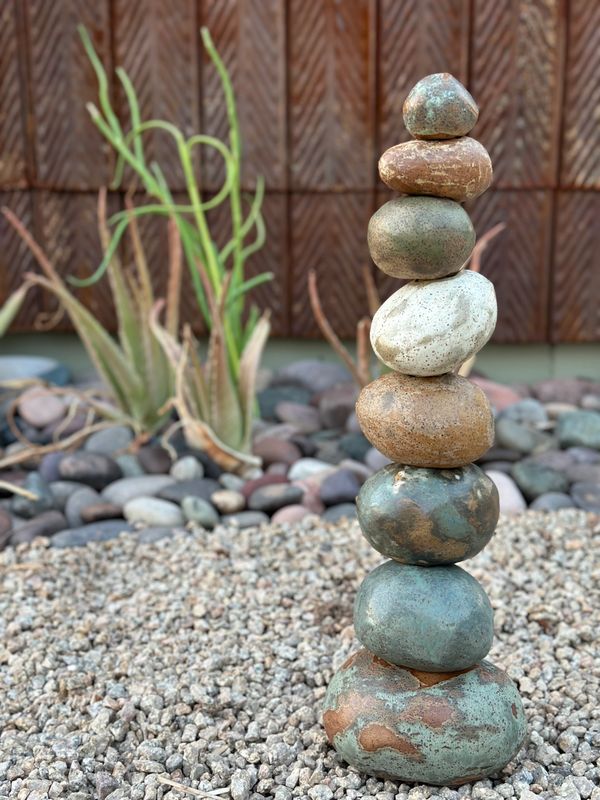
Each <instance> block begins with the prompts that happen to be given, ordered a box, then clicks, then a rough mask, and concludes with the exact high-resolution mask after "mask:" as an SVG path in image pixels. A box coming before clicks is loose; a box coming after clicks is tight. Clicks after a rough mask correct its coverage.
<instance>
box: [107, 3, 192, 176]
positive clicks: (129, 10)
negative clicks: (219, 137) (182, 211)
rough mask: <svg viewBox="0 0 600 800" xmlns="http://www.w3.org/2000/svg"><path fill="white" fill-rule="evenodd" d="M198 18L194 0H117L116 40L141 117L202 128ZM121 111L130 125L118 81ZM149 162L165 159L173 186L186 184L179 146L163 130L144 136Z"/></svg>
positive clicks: (126, 125)
mask: <svg viewBox="0 0 600 800" xmlns="http://www.w3.org/2000/svg"><path fill="white" fill-rule="evenodd" d="M198 35H199V34H198V18H197V15H196V9H195V3H194V0H169V2H168V3H165V2H163V0H143V2H133V3H132V2H131V0H115V2H114V27H113V46H114V52H115V62H116V64H117V65H119V66H122V67H123V68H124V69H125V71H126V72H127V74H128V76H129V78H130V79H131V81H132V83H133V85H134V87H135V90H136V93H137V95H138V99H139V103H140V109H141V115H142V119H166V120H169V121H170V122H173V123H174V124H175V125H177V126H178V127H179V128H181V130H182V131H183V132H184V133H185V135H187V136H191V135H192V134H193V133H196V132H198V131H199V130H200V127H201V126H200V116H199V98H200V85H199V76H198V63H197V53H198ZM115 95H116V97H117V102H118V108H119V116H120V118H121V123H122V124H123V126H124V128H125V130H129V128H130V119H129V108H128V105H127V102H126V97H125V93H124V91H123V89H122V87H121V85H120V83H119V82H118V81H116V88H115ZM143 142H144V150H145V154H146V160H147V161H148V163H151V162H152V161H156V162H158V163H159V164H160V165H161V168H162V170H163V172H164V174H165V177H166V179H167V181H168V183H169V186H170V187H171V188H172V189H174V190H178V189H182V188H183V187H184V178H183V172H182V170H181V166H180V162H179V158H178V156H177V147H176V144H175V142H174V140H173V138H172V137H171V136H170V135H169V134H168V133H165V132H163V131H152V132H151V133H147V134H144V136H143Z"/></svg>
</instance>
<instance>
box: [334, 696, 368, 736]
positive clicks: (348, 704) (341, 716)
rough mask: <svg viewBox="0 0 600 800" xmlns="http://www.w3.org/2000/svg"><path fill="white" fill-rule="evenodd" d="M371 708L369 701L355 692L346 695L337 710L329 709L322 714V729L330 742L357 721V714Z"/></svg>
mask: <svg viewBox="0 0 600 800" xmlns="http://www.w3.org/2000/svg"><path fill="white" fill-rule="evenodd" d="M370 707H372V706H371V705H370V704H369V699H368V698H365V697H362V696H361V695H360V694H358V693H357V692H352V693H351V694H349V695H347V696H346V697H345V698H344V700H343V704H342V705H340V706H339V707H338V708H337V709H335V710H333V709H329V710H328V711H326V712H325V713H324V714H323V727H324V728H325V733H326V734H327V738H328V739H329V741H330V742H333V739H334V737H335V736H337V734H338V733H343V732H344V731H345V730H347V729H348V728H349V727H350V726H351V725H352V724H353V723H354V722H355V721H356V719H357V717H358V716H359V714H361V713H362V712H364V711H365V710H368V709H369V708H370Z"/></svg>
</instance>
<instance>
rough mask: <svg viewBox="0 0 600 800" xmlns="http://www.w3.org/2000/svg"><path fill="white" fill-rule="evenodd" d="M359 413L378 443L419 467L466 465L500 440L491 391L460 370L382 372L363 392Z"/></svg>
mask: <svg viewBox="0 0 600 800" xmlns="http://www.w3.org/2000/svg"><path fill="white" fill-rule="evenodd" d="M356 415H357V417H358V421H359V423H360V426H361V428H362V430H363V433H364V434H365V436H366V437H367V439H368V440H369V441H370V442H371V444H372V445H373V446H374V447H376V448H377V449H378V450H379V451H380V452H382V453H383V454H384V455H386V456H387V457H388V458H390V459H391V460H392V461H395V462H398V463H400V464H408V465H409V466H413V467H437V468H440V469H441V468H445V467H462V466H465V465H466V464H470V463H471V462H472V461H476V460H477V459H478V458H479V457H480V456H481V455H483V453H485V451H486V450H487V449H488V448H489V447H491V445H492V442H493V439H494V418H493V415H492V411H491V409H490V405H489V403H488V401H487V398H486V396H485V394H484V393H483V392H482V391H481V389H479V388H478V387H477V386H475V385H474V384H472V383H471V382H470V381H468V380H467V379H466V378H461V377H459V376H458V375H452V374H450V375H440V376H438V377H434V378H415V377H411V376H408V375H400V374H399V373H397V372H390V373H388V374H387V375H382V376H381V377H380V378H377V380H375V381H373V382H372V383H370V384H369V385H368V386H365V387H364V389H363V390H362V392H361V393H360V395H359V397H358V400H357V403H356Z"/></svg>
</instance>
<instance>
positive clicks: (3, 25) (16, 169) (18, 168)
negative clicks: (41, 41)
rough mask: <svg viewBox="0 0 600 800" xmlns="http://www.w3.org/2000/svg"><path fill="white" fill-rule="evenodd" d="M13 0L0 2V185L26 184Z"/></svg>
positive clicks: (18, 29) (19, 35) (18, 31)
mask: <svg viewBox="0 0 600 800" xmlns="http://www.w3.org/2000/svg"><path fill="white" fill-rule="evenodd" d="M20 21H21V15H20V13H19V6H18V5H17V0H14V1H13V2H8V1H6V2H4V3H2V4H0V148H1V149H0V186H2V187H3V188H6V189H7V188H18V187H23V186H26V185H27V171H28V170H27V151H28V142H27V136H26V134H27V128H26V113H27V112H26V106H25V97H26V92H27V85H26V82H25V75H24V72H23V68H24V62H23V59H22V58H20V57H19V53H20V51H22V45H23V40H24V36H23V29H22V25H20V24H19V22H20Z"/></svg>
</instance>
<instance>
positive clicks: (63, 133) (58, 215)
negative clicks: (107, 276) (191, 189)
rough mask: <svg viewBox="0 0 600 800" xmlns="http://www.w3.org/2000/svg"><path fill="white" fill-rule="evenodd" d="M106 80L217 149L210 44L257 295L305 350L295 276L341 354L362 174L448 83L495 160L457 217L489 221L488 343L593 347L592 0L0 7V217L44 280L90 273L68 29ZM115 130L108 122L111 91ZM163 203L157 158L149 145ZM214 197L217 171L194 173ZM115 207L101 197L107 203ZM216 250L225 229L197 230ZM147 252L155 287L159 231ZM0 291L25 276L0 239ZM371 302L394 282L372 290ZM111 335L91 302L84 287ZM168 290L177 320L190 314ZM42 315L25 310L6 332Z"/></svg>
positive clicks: (100, 167)
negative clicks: (426, 89)
mask: <svg viewBox="0 0 600 800" xmlns="http://www.w3.org/2000/svg"><path fill="white" fill-rule="evenodd" d="M78 23H83V24H84V25H85V26H86V27H87V29H88V30H89V31H90V33H91V35H92V38H93V41H94V43H95V46H96V49H97V51H98V52H99V54H100V56H101V58H102V60H103V62H104V63H105V65H106V67H107V69H109V70H110V71H111V74H112V69H113V68H114V66H117V65H122V66H123V67H125V69H126V70H127V72H128V73H129V75H130V77H131V79H132V80H133V82H134V84H135V86H136V88H137V90H138V92H139V94H140V97H141V102H142V110H143V114H144V116H146V117H162V118H165V119H169V120H172V121H174V122H175V123H177V124H178V125H179V126H180V127H182V128H183V129H184V130H185V131H186V132H187V133H189V134H191V133H193V132H197V131H205V132H207V133H210V134H213V135H217V136H221V137H223V136H225V135H226V130H227V125H226V117H225V107H224V104H223V101H222V97H221V94H220V88H219V83H218V80H217V77H216V75H215V72H214V70H213V69H212V66H211V65H210V63H209V62H208V60H207V57H206V55H205V54H204V53H203V51H202V47H201V44H200V40H199V28H200V25H207V26H208V27H209V29H210V31H211V33H212V35H213V38H214V40H215V42H216V44H217V46H218V48H219V50H220V52H221V54H222V56H223V58H224V60H225V61H226V63H227V65H228V66H229V68H230V69H231V71H232V75H233V79H234V84H235V87H236V91H237V96H238V101H239V108H240V116H241V125H242V133H243V136H244V148H245V166H244V173H243V180H244V183H245V185H246V186H247V187H248V188H251V187H252V186H253V184H254V180H255V177H256V175H257V174H262V175H264V176H265V179H266V184H267V195H266V199H265V204H264V212H265V217H266V223H267V229H268V241H267V244H266V246H265V248H264V249H263V250H262V251H261V252H260V253H259V254H257V255H256V256H254V257H253V261H252V264H251V270H252V271H253V272H258V271H263V270H271V271H273V272H274V274H275V280H274V281H273V282H272V283H271V284H269V285H268V286H264V287H261V288H260V289H258V290H256V299H257V301H258V302H259V303H260V304H261V305H263V306H266V305H268V306H269V307H270V308H271V309H272V312H273V321H274V329H275V332H276V333H277V334H278V335H283V336H300V337H307V336H314V335H316V334H317V331H316V328H315V325H314V321H313V319H312V314H311V311H310V307H309V304H308V299H307V291H306V278H307V273H308V271H309V270H310V269H311V268H315V269H316V270H317V271H318V274H319V281H320V287H321V289H322V295H323V299H324V305H325V307H326V310H327V311H328V313H329V315H330V318H331V320H332V321H333V323H334V325H335V327H336V328H337V329H338V330H339V331H340V332H341V333H342V334H344V335H347V336H350V335H352V333H353V329H354V325H355V322H356V320H357V318H359V317H360V316H361V315H362V314H363V313H365V311H366V300H365V296H364V290H363V285H362V281H361V275H360V273H361V268H362V265H364V264H365V263H369V256H368V252H367V248H366V227H367V222H368V219H369V217H370V215H371V214H372V213H373V211H374V210H375V209H376V208H377V207H378V206H379V205H381V203H383V202H384V201H385V199H386V197H387V194H386V191H385V190H384V189H383V188H382V184H381V183H380V182H379V181H378V178H377V171H376V162H377V157H378V155H379V154H380V153H381V152H382V151H383V150H384V149H385V148H386V147H388V146H390V145H391V144H394V143H395V142H397V141H400V140H402V139H405V138H406V133H405V131H404V129H403V124H402V114H401V108H402V102H403V100H404V98H405V96H406V94H407V91H408V89H409V88H410V87H411V86H412V85H413V84H414V83H415V81H416V80H417V79H418V78H420V77H422V76H423V75H426V74H428V73H431V72H440V71H449V72H452V73H453V74H454V75H456V76H457V77H458V78H459V79H460V80H462V81H463V82H465V83H466V85H467V86H468V87H469V89H470V90H471V92H472V93H473V95H474V96H475V98H476V100H477V101H478V103H479V105H480V107H481V121H480V122H479V123H478V125H477V127H476V129H475V131H474V134H473V135H474V136H476V137H477V138H479V139H480V140H481V141H482V142H483V144H485V146H486V147H487V148H488V150H489V151H490V154H491V156H492V160H493V162H494V169H495V179H494V185H493V189H491V190H489V191H488V192H487V194H485V195H484V196H483V197H481V198H480V199H478V200H477V201H475V202H474V203H473V204H471V205H470V206H469V211H470V213H471V214H472V217H473V220H474V222H475V225H476V228H477V230H478V232H480V233H481V232H483V231H485V230H486V229H488V228H489V227H491V226H492V225H493V224H494V223H496V222H499V221H502V220H503V221H505V222H506V224H507V229H506V231H505V232H504V233H503V234H501V236H500V238H499V239H497V240H496V241H495V243H494V244H493V246H492V247H490V250H489V252H488V253H486V256H485V259H484V261H485V264H484V271H485V273H486V274H487V275H488V276H489V277H490V278H491V279H492V280H493V281H494V283H495V284H496V288H497V291H498V295H499V301H500V309H501V312H500V320H499V325H498V330H497V334H496V340H497V341H502V342H566V341H580V342H581V341H598V340H599V339H600V310H599V309H600V78H599V76H600V3H599V2H597V0H591V1H590V0H3V2H2V3H0V202H1V203H2V204H3V205H8V206H10V207H11V208H12V209H14V210H15V211H16V213H17V214H18V215H19V216H20V217H21V218H22V219H23V220H24V221H25V222H26V223H27V225H28V226H30V227H31V229H32V230H33V232H34V233H35V236H36V237H37V239H38V240H39V242H40V243H41V244H42V245H43V247H44V248H45V249H46V251H47V252H48V253H49V255H50V256H51V257H52V258H53V259H54V260H55V263H56V264H57V266H58V268H59V269H60V270H61V272H63V273H74V274H79V275H85V274H88V273H89V272H91V271H92V270H93V269H94V267H95V266H97V264H98V262H99V245H98V239H97V235H96V225H95V204H96V193H97V190H98V188H99V187H100V186H103V185H105V184H107V183H109V181H110V178H111V170H112V167H113V166H114V165H113V159H112V156H111V153H110V152H109V150H108V148H107V147H106V146H105V145H104V143H103V141H102V139H101V137H100V136H99V135H98V133H97V132H96V130H95V128H94V126H93V125H92V123H91V122H90V120H89V118H88V114H87V111H86V109H85V104H86V102H88V101H94V100H95V98H96V84H95V79H94V76H93V72H92V69H91V67H90V65H89V63H88V61H87V59H86V57H85V54H84V52H83V49H82V46H81V43H80V41H79V37H78V36H77V34H76V26H77V24H78ZM112 92H113V98H114V101H115V103H116V106H117V109H118V111H119V114H120V115H121V116H122V117H123V118H125V116H126V114H125V103H124V99H123V97H122V95H121V93H120V92H119V91H118V89H117V84H116V82H113V85H112ZM148 148H149V152H150V154H151V156H152V157H154V158H156V159H158V160H159V161H160V163H161V164H162V166H163V169H164V170H165V172H166V174H167V177H168V180H169V182H170V185H171V187H172V188H173V189H174V190H175V191H178V190H181V189H182V185H181V176H180V174H179V173H178V170H177V166H176V161H175V158H174V156H173V151H172V148H171V147H170V146H169V145H168V142H167V141H166V140H164V139H162V138H160V137H154V138H153V139H152V140H150V142H149V144H148ZM202 174H203V176H204V177H203V188H204V190H205V191H206V193H208V194H209V193H210V192H211V191H214V190H215V188H216V187H217V185H218V182H219V178H220V174H219V164H218V162H217V160H214V161H213V160H210V159H206V161H205V163H204V164H203V165H202ZM110 202H111V204H112V206H113V207H114V208H115V209H116V208H119V207H120V206H121V205H122V203H123V197H122V196H121V194H119V193H113V194H112V195H111V197H110ZM213 223H214V225H215V230H216V235H217V236H221V235H223V230H224V226H225V218H224V217H223V215H216V216H215V218H214V220H213ZM144 238H145V242H146V245H147V249H148V254H149V259H150V261H151V263H152V268H153V272H154V275H155V276H156V281H157V285H158V286H161V285H162V282H163V278H164V272H165V236H164V227H163V225H162V224H161V223H160V222H153V223H152V224H151V225H147V226H146V228H145V231H144ZM0 245H1V246H0V294H1V295H3V296H6V294H7V293H8V292H9V291H10V290H11V289H13V288H14V287H15V286H17V285H18V284H19V283H20V281H21V279H22V276H23V275H24V273H25V272H26V271H27V270H30V269H32V268H34V264H33V262H32V260H31V258H30V256H29V255H28V253H27V252H26V251H25V249H24V247H23V246H22V245H21V244H20V243H19V241H18V240H17V238H16V237H15V235H13V234H12V233H11V231H10V230H9V229H8V227H7V224H6V223H5V222H4V221H2V222H1V223H0ZM376 273H377V280H378V281H380V284H381V289H382V292H384V293H387V292H389V291H390V290H391V289H392V288H393V282H391V281H390V280H389V279H386V278H385V277H384V276H383V275H382V274H381V273H379V272H378V271H376ZM82 296H83V297H84V298H85V301H86V302H87V303H88V305H89V306H90V307H91V308H92V309H93V310H94V312H95V313H96V314H97V316H98V317H99V318H100V319H102V320H103V321H105V322H106V321H110V319H111V318H112V310H111V308H110V297H109V295H108V293H107V290H106V288H105V286H103V285H98V286H96V287H94V288H93V289H86V290H82ZM189 297H190V293H189V292H186V293H185V299H184V305H185V308H186V314H187V317H188V318H190V319H196V318H197V316H198V312H197V309H196V308H195V307H194V304H193V302H191V301H190V300H189V299H188V298H189ZM52 307H53V306H52V301H51V300H49V299H48V298H45V297H42V296H40V295H39V294H32V295H31V296H30V298H29V302H28V304H27V306H26V308H25V309H24V311H23V313H22V314H21V316H20V318H19V320H18V326H17V327H18V328H20V329H21V330H29V329H31V328H32V326H33V323H34V320H35V318H36V316H37V314H38V313H39V312H40V311H41V310H50V309H52Z"/></svg>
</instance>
